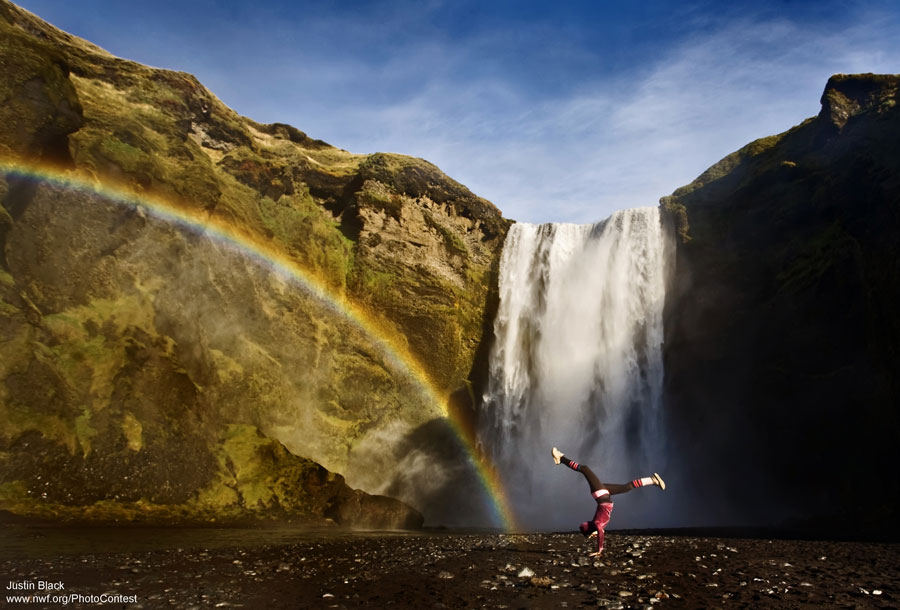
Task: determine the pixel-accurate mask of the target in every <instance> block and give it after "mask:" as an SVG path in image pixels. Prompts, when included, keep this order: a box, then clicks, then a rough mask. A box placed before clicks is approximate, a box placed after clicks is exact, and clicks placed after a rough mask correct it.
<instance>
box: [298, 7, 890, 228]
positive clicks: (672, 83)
mask: <svg viewBox="0 0 900 610" xmlns="http://www.w3.org/2000/svg"><path fill="white" fill-rule="evenodd" d="M896 25H897V19H896V18H895V17H894V16H885V15H880V14H872V13H869V14H861V15H858V16H857V18H856V19H855V20H853V21H852V22H847V23H842V24H837V25H832V26H831V28H825V27H823V26H819V27H815V28H813V27H807V26H804V25H803V24H799V23H794V22H791V21H787V20H778V19H753V18H745V19H741V20H737V21H729V22H722V23H717V24H712V26H710V27H706V28H703V29H702V30H701V31H700V32H698V33H696V34H695V35H693V36H691V37H689V38H687V39H684V40H682V41H680V42H679V43H678V44H677V45H675V46H673V47H672V48H669V49H664V51H665V53H664V54H662V55H661V56H660V57H659V59H658V60H656V61H655V62H654V63H652V64H651V65H650V66H648V67H645V68H644V69H643V70H642V72H640V73H637V74H633V75H632V74H619V75H618V76H616V77H615V78H612V79H609V78H608V77H605V78H603V79H599V78H597V79H593V80H592V79H591V78H590V75H589V74H588V75H586V77H587V79H586V81H585V82H584V83H583V84H582V85H581V86H580V87H579V88H578V90H577V92H576V93H574V94H569V95H567V96H565V97H555V98H553V97H551V98H549V99H548V98H547V97H546V96H531V95H529V94H528V93H527V91H525V90H523V88H522V87H521V86H520V84H519V83H516V82H514V81H513V80H511V79H505V78H504V77H503V75H502V73H499V72H496V71H495V72H493V73H491V74H489V75H487V76H485V75H482V76H481V77H479V78H471V79H465V78H461V77H460V74H463V73H464V72H465V66H466V64H467V62H474V61H477V60H478V58H479V57H482V56H483V55H484V53H485V51H484V48H483V45H489V44H490V42H489V41H478V42H477V43H476V44H474V46H473V48H477V49H478V52H477V53H476V52H475V51H469V52H467V51H466V50H460V49H458V48H452V49H451V48H448V47H445V46H443V45H441V44H438V43H430V44H427V45H424V46H423V48H422V49H421V54H418V53H412V54H405V55H404V56H403V57H394V58H392V60H391V61H390V62H389V63H388V64H387V65H386V70H387V71H388V72H391V73H403V74H406V75H408V76H409V75H412V76H411V77H412V78H415V77H416V75H419V76H418V78H419V79H420V85H421V86H420V88H418V89H414V90H413V91H412V92H411V94H410V95H409V96H408V97H405V98H403V99H400V100H396V101H391V102H388V103H382V104H379V103H372V100H371V99H369V97H368V96H367V95H366V93H365V90H364V89H362V90H361V91H360V97H359V99H358V100H357V101H354V102H352V103H347V104H344V105H342V106H339V107H331V108H328V109H327V110H328V112H325V110H326V108H320V109H318V111H321V114H318V116H317V117H316V118H315V119H313V118H311V117H299V116H298V117H297V120H298V122H300V123H301V126H302V128H304V129H306V130H308V131H310V132H311V133H314V135H317V136H322V137H325V138H326V139H330V140H331V141H333V142H334V143H336V144H338V145H340V146H342V147H344V148H348V149H350V150H354V151H358V152H372V151H375V150H389V151H395V152H403V153H407V154H412V155H416V156H422V157H425V158H428V159H429V160H431V161H433V162H435V163H437V164H438V165H440V166H441V167H442V168H443V169H444V170H445V171H447V172H448V173H449V174H450V175H452V176H453V177H455V178H457V179H458V180H460V181H461V182H464V183H465V184H467V185H468V186H469V187H470V188H471V189H472V190H473V191H475V192H476V193H478V194H480V195H482V196H485V197H487V198H489V199H491V200H493V201H494V202H495V203H496V204H497V205H498V206H499V207H500V208H501V209H502V210H503V211H504V213H505V214H506V215H507V216H509V217H511V218H515V219H518V220H525V221H536V222H543V221H572V222H589V221H594V220H599V219H601V218H603V217H605V216H607V215H608V214H609V213H611V212H612V211H613V210H615V209H619V208H623V207H633V206H640V205H655V204H656V202H657V200H658V198H659V197H660V196H661V195H665V194H668V193H670V192H671V191H672V190H674V189H675V188H677V187H678V186H680V185H682V184H685V183H687V182H689V181H690V180H692V179H693V178H694V177H696V176H697V175H699V174H700V173H701V172H702V171H703V170H704V169H705V168H706V167H708V166H709V165H711V164H712V163H714V162H715V161H717V160H718V159H720V158H721V157H723V156H724V155H726V154H728V153H729V152H731V151H733V150H735V149H737V148H739V147H740V146H742V145H744V144H745V143H747V142H749V141H751V140H753V139H756V138H759V137H763V136H766V135H770V134H773V133H778V132H781V131H784V130H785V129H788V128H789V127H791V126H792V125H795V124H797V123H799V122H800V121H802V120H803V119H804V118H806V117H808V116H812V115H814V114H816V113H817V112H818V100H819V96H820V94H821V92H822V88H823V87H824V84H825V82H826V80H827V78H828V77H829V76H830V75H831V74H833V73H838V72H860V71H864V72H869V71H871V72H893V71H897V69H898V66H897V65H896V63H895V58H897V57H900V53H898V51H900V43H898V42H897V37H896V36H895V35H894V34H895V32H896V29H895V28H896ZM436 57H443V58H444V63H445V68H444V69H443V70H441V71H439V72H438V73H436V74H432V73H429V71H428V70H427V68H426V69H424V70H423V66H428V65H429V64H431V62H433V61H434V59H435V58H436ZM432 65H433V64H432ZM318 69H319V70H326V71H327V70H328V69H329V68H328V66H327V65H320V66H319V67H318ZM341 77H342V78H346V79H354V78H366V77H365V76H362V77H360V76H359V75H354V74H352V73H348V72H346V71H342V72H341ZM536 97H537V99H536ZM318 111H317V112H318Z"/></svg>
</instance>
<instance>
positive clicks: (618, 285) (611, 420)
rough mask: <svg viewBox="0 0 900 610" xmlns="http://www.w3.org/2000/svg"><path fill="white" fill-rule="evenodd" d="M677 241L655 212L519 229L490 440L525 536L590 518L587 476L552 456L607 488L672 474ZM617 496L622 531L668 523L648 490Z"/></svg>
mask: <svg viewBox="0 0 900 610" xmlns="http://www.w3.org/2000/svg"><path fill="white" fill-rule="evenodd" d="M669 244H670V240H669V239H668V238H667V231H665V230H664V229H663V227H662V226H661V223H660V216H659V211H658V209H657V208H638V209H633V210H624V211H620V212H616V213H615V214H613V215H612V216H611V217H610V218H608V219H607V220H605V221H603V222H601V223H598V224H595V225H570V224H544V225H532V224H525V223H517V224H515V225H513V226H512V228H511V229H510V232H509V234H508V236H507V238H506V242H505V244H504V249H503V256H502V258H501V261H500V286H499V288H500V306H499V310H498V312H497V318H496V320H495V322H494V333H495V344H494V346H493V349H492V352H491V359H490V381H489V384H488V389H487V391H486V393H485V395H484V397H483V398H484V408H483V411H482V414H481V421H480V424H479V441H480V443H481V445H482V449H483V451H484V452H485V453H486V454H487V455H488V456H490V458H491V459H492V460H493V462H494V464H495V465H496V466H497V468H498V470H499V472H500V474H501V478H502V479H503V482H504V484H505V487H506V491H507V493H508V494H509V496H510V497H511V499H512V503H513V509H514V510H515V512H516V516H517V518H518V520H519V522H520V523H521V524H522V525H524V526H526V527H529V528H540V529H547V528H568V529H571V526H572V523H573V522H578V521H583V520H585V519H587V518H588V517H589V516H590V515H589V514H588V513H591V512H592V509H593V506H594V505H593V502H592V501H591V498H590V496H589V495H588V488H587V484H586V483H585V482H584V481H583V477H582V476H581V475H580V474H578V473H575V472H572V471H570V470H568V469H566V468H565V467H563V466H559V467H554V466H553V462H552V461H551V458H550V448H551V447H552V446H554V445H556V446H558V447H559V448H560V449H561V450H562V451H564V452H565V453H566V454H567V455H569V456H570V457H571V458H572V459H576V460H578V461H580V462H583V463H587V464H590V465H591V467H592V468H593V469H594V470H595V472H597V474H598V475H599V477H600V478H601V480H604V481H609V482H615V483H625V482H627V481H630V480H631V479H632V478H635V477H639V476H646V475H647V474H649V473H650V472H652V471H653V470H658V471H660V472H661V473H662V472H663V469H664V467H665V464H664V463H663V459H664V456H665V450H664V446H663V443H664V439H663V438H662V434H661V412H660V403H661V395H662V383H663V365H662V341H663V324H662V309H663V302H664V299H665V261H666V259H667V250H668V248H669ZM654 491H656V490H654ZM638 494H641V495H642V496H644V497H642V498H637V497H636V496H637V495H638ZM620 499H621V500H622V503H623V504H628V506H629V508H628V516H626V515H621V518H620V516H619V515H617V517H616V526H618V527H622V526H629V525H635V526H638V525H639V526H646V525H651V524H654V525H655V524H658V522H659V520H657V519H652V517H653V516H654V513H655V512H656V506H657V502H656V501H654V500H653V499H652V496H651V494H649V493H648V492H642V491H640V490H637V491H635V492H632V493H630V494H627V495H624V496H617V497H616V498H615V501H616V503H617V506H618V505H619V503H620ZM617 512H619V513H621V512H623V511H617ZM648 518H650V520H651V521H653V522H654V523H649V522H647V520H648Z"/></svg>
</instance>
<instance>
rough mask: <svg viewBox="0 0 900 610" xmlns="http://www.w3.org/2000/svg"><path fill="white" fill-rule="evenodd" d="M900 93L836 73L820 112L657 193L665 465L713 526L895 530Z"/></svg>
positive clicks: (878, 81) (883, 82)
mask: <svg viewBox="0 0 900 610" xmlns="http://www.w3.org/2000/svg"><path fill="white" fill-rule="evenodd" d="M898 84H900V77H898V76H876V75H871V74H863V75H837V76H833V77H832V78H831V79H830V80H829V81H828V84H827V86H826V88H825V92H824V94H823V96H822V110H821V112H820V113H819V115H818V116H816V117H814V118H811V119H808V120H807V121H805V122H803V123H802V124H801V125H799V126H797V127H794V128H793V129H790V130H789V131H787V132H785V133H782V134H780V135H777V136H772V137H768V138H763V139H760V140H757V141H755V142H753V143H751V144H749V145H747V146H745V147H744V148H742V149H740V150H739V151H737V152H735V153H733V154H731V155H729V156H728V157H726V158H725V159H723V160H722V161H720V162H719V163H717V164H716V165H714V166H712V167H711V168H709V169H708V170H707V171H706V172H704V173H703V174H702V175H701V176H700V177H699V178H698V179H697V180H695V181H694V182H693V183H691V184H690V185H688V186H686V187H683V188H680V189H678V190H676V191H675V192H674V193H673V194H672V195H671V196H669V197H664V198H663V199H662V200H661V206H662V209H663V210H664V211H665V212H666V213H667V217H668V219H669V221H670V222H671V224H672V225H673V227H674V228H675V230H676V231H677V232H678V234H679V235H680V239H679V243H678V245H677V248H676V260H675V267H674V274H673V280H672V286H671V288H670V290H669V293H668V295H667V300H666V310H665V327H666V336H665V366H666V402H667V405H666V407H667V412H668V417H669V421H670V423H671V427H672V429H673V438H674V439H675V441H674V443H675V445H674V446H673V456H674V457H675V460H674V461H675V462H677V463H681V464H682V465H683V466H684V467H685V470H684V472H685V475H684V476H685V478H686V479H688V480H690V481H692V482H693V486H692V488H691V491H690V492H689V493H691V494H695V497H696V498H697V499H700V501H699V502H698V504H700V505H704V506H706V507H707V510H708V512H709V515H710V519H712V520H715V519H718V520H725V521H728V520H729V519H730V520H731V522H734V520H735V519H738V520H739V521H741V522H744V523H757V524H758V523H773V522H775V521H777V520H783V521H784V522H785V523H787V524H792V525H793V526H796V527H810V528H815V529H816V530H817V531H819V532H821V531H823V530H824V531H829V532H832V533H831V535H832V536H842V535H848V533H849V535H853V532H858V533H859V532H861V533H873V532H880V533H881V534H883V533H884V531H885V530H884V529H883V528H884V527H890V528H892V529H893V531H895V532H896V531H897V528H896V525H895V524H896V518H897V506H898V499H900V498H898V491H897V487H896V485H893V484H892V482H891V481H892V478H895V477H893V475H891V474H889V473H891V472H893V470H894V469H895V468H896V466H897V465H898V464H900V459H898V458H900V453H898V445H897V442H896V440H897V438H898V437H900V436H898V433H900V414H898V405H900V381H898V377H897V372H898V371H900V318H898V316H897V311H898V308H900V266H898V261H900V242H898V239H897V236H898V235H900V179H898V176H900V147H898V145H897V142H898V141H900V108H898V104H897V101H898V100H897V90H898ZM736 515H737V516H738V517H735V516H736Z"/></svg>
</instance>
